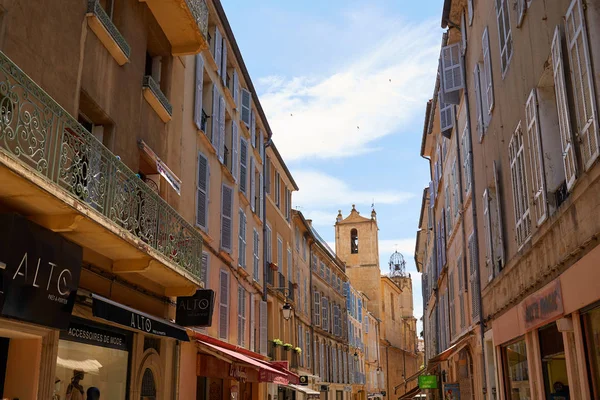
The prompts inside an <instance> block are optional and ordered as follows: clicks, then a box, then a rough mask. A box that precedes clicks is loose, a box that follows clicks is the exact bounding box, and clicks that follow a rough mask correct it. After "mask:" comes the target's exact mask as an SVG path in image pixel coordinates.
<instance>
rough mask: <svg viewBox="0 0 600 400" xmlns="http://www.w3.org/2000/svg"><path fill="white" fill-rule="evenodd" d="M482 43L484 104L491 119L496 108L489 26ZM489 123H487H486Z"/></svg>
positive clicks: (484, 32)
mask: <svg viewBox="0 0 600 400" xmlns="http://www.w3.org/2000/svg"><path fill="white" fill-rule="evenodd" d="M481 44H482V46H483V96H482V97H483V99H484V100H485V101H482V104H485V106H486V107H485V109H486V111H487V114H488V117H487V119H486V120H487V121H489V119H490V115H491V113H492V109H493V108H494V81H493V78H492V60H491V56H490V34H489V31H488V28H487V26H486V27H485V30H484V31H483V36H482V38H481ZM486 125H487V123H486Z"/></svg>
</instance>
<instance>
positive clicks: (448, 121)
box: [438, 91, 454, 137]
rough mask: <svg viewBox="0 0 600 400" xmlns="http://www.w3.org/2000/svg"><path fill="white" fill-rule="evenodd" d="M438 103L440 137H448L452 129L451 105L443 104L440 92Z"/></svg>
mask: <svg viewBox="0 0 600 400" xmlns="http://www.w3.org/2000/svg"><path fill="white" fill-rule="evenodd" d="M438 103H439V108H440V131H441V132H442V135H444V136H446V137H450V134H451V133H452V127H453V126H454V118H453V115H452V104H445V103H444V99H443V97H442V92H441V91H440V92H438Z"/></svg>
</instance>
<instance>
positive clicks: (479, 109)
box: [473, 64, 486, 142]
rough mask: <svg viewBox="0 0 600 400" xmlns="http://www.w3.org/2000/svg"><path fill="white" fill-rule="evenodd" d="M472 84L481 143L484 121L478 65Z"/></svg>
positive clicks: (476, 65)
mask: <svg viewBox="0 0 600 400" xmlns="http://www.w3.org/2000/svg"><path fill="white" fill-rule="evenodd" d="M473 82H474V83H475V110H476V112H477V132H478V133H479V141H480V142H481V141H483V135H484V133H485V128H486V126H485V121H484V119H483V109H484V108H483V103H482V98H483V97H482V95H481V69H480V68H479V64H475V70H474V71H473Z"/></svg>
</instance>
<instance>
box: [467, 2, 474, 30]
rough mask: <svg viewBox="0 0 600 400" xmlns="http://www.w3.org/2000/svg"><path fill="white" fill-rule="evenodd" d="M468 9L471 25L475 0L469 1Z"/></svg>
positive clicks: (471, 23)
mask: <svg viewBox="0 0 600 400" xmlns="http://www.w3.org/2000/svg"><path fill="white" fill-rule="evenodd" d="M467 11H468V12H469V26H471V25H473V0H469V1H468V2H467Z"/></svg>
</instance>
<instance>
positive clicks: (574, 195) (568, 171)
mask: <svg viewBox="0 0 600 400" xmlns="http://www.w3.org/2000/svg"><path fill="white" fill-rule="evenodd" d="M599 13H600V6H599V5H598V4H597V2H594V1H582V0H571V1H569V0H565V1H556V2H552V3H540V2H535V1H518V2H516V6H515V7H513V5H512V4H511V3H509V2H508V1H497V2H494V3H489V4H487V3H486V4H483V3H476V4H473V2H472V1H464V2H462V1H446V2H445V4H444V9H443V17H442V27H443V28H446V27H448V32H447V36H446V37H447V39H445V40H444V42H443V46H442V49H441V57H440V60H441V61H440V72H441V73H440V78H441V79H440V81H439V85H436V87H439V92H440V93H441V94H440V96H439V100H438V101H437V103H438V104H437V105H436V104H435V97H434V100H433V101H432V102H431V103H430V104H429V105H428V113H427V114H428V115H431V117H428V118H429V119H433V121H434V122H433V123H432V124H433V126H434V128H433V129H432V130H431V133H435V132H434V131H435V130H436V128H437V127H438V126H439V130H440V133H442V134H444V132H447V133H446V134H447V135H448V136H449V137H450V141H451V142H456V143H458V148H460V147H461V146H463V145H464V144H465V143H466V142H467V138H468V143H467V145H466V146H465V150H464V151H459V154H465V155H466V157H463V162H462V163H461V162H459V163H458V164H457V169H458V170H460V171H461V173H457V175H458V176H464V174H465V172H469V173H468V174H467V175H468V176H470V177H471V178H472V180H470V181H466V182H467V183H469V184H470V187H471V192H472V194H473V195H472V196H471V197H470V200H469V197H467V198H466V200H465V201H466V202H467V203H468V202H469V201H470V204H471V207H472V212H471V213H469V212H464V206H463V216H464V217H463V218H464V219H463V223H464V225H465V227H466V230H467V234H468V235H469V236H468V237H469V240H468V245H467V248H468V253H469V256H468V257H467V260H466V261H467V264H463V265H464V267H463V269H462V271H460V272H459V273H458V274H457V275H460V278H459V281H458V284H456V281H454V283H453V284H452V285H446V286H443V285H440V283H442V284H443V278H442V279H440V278H438V279H437V282H435V284H436V285H437V286H436V287H431V286H430V287H429V288H428V289H427V290H426V291H424V292H425V293H424V296H425V297H429V303H428V305H427V308H426V310H425V316H427V315H428V314H429V315H433V314H435V313H437V314H438V315H439V314H440V313H442V318H440V317H439V316H438V319H437V320H438V321H441V320H443V315H447V314H444V313H445V312H446V310H445V309H444V308H445V307H442V306H437V307H436V306H435V305H436V304H437V302H438V301H439V299H440V298H442V299H444V297H443V296H445V295H446V292H445V287H447V290H448V291H449V292H448V293H449V294H448V301H447V303H448V309H449V310H450V316H451V317H452V316H453V314H452V311H451V309H452V308H454V312H455V313H456V308H457V307H456V304H461V302H464V303H465V304H464V306H463V305H460V306H459V308H460V309H461V310H462V308H463V307H464V308H465V313H464V314H465V315H467V316H470V317H471V325H472V328H471V331H472V333H473V336H471V338H470V339H461V338H455V339H451V342H450V347H449V348H447V349H445V348H444V347H447V346H446V345H447V342H444V340H445V338H444V337H443V336H444V335H443V328H444V327H439V326H437V327H432V326H431V324H428V323H427V322H426V321H424V326H425V344H426V361H425V362H426V364H427V369H430V368H438V371H437V372H438V373H439V376H440V382H442V381H443V380H444V378H445V380H446V382H448V383H452V382H454V381H455V380H457V379H456V378H457V377H458V378H459V379H458V380H459V381H460V374H461V367H462V366H464V365H466V366H467V367H468V368H467V369H468V371H467V372H469V374H470V375H471V376H472V377H473V379H472V386H470V388H467V392H465V393H466V394H467V396H468V397H466V396H465V394H464V393H463V385H460V391H461V398H476V399H484V398H487V399H496V398H500V399H509V398H510V399H515V398H516V399H530V398H531V399H537V398H549V397H551V396H553V397H555V398H556V397H557V396H563V397H570V398H577V399H593V398H596V397H598V395H599V391H598V388H599V387H600V383H599V382H600V380H599V378H598V374H597V371H598V357H597V354H596V353H597V352H596V351H595V350H594V349H597V348H598V343H597V340H596V336H597V326H596V325H597V324H596V323H595V321H596V320H597V319H598V317H597V315H598V313H599V312H598V300H599V298H600V292H599V291H598V288H597V285H591V284H590V282H593V281H595V277H596V275H597V272H596V271H595V270H594V269H593V268H592V267H591V266H592V265H593V264H594V262H595V261H594V260H595V256H596V253H595V252H596V249H597V243H596V240H595V239H594V238H595V237H596V236H597V234H598V225H597V222H596V220H595V219H594V218H589V217H588V218H586V217H584V216H588V215H593V212H594V211H595V204H596V203H595V201H594V200H593V199H594V198H595V187H596V186H595V185H596V180H595V178H594V177H595V175H596V174H597V168H598V165H597V158H598V154H599V147H598V138H599V135H600V133H599V128H598V117H597V115H598V109H597V103H598V98H599V97H598V93H599V92H598V90H599V85H600V82H599V81H600V79H599V73H598V68H597V66H598V65H599V64H598V63H599V62H600V50H599V49H600V45H599V43H600V26H599V24H598V21H599V20H600V19H599V16H600V14H599ZM440 104H441V105H440ZM426 120H427V119H426ZM438 120H439V123H438V122H437V121H438ZM461 121H464V122H463V123H462V124H461ZM426 125H427V123H426ZM455 128H458V129H455ZM461 128H462V129H461ZM463 131H464V132H465V133H466V135H465V138H464V139H462V138H461V139H459V138H458V136H455V135H457V134H458V135H461V137H462V135H463ZM431 133H429V132H426V133H424V137H425V136H427V138H424V142H427V141H428V140H430V139H429V135H430V134H431ZM429 155H430V159H431V160H432V161H431V162H433V160H434V158H435V157H434V156H432V153H431V152H429ZM465 160H466V161H465ZM433 169H434V168H432V176H433V177H434V179H432V180H435V176H434V172H433ZM442 185H443V182H442ZM426 197H427V196H424V201H423V210H424V211H422V213H421V214H422V218H421V222H420V227H419V228H420V231H419V233H418V241H417V242H418V245H417V260H418V264H417V265H422V266H423V268H424V271H425V274H429V271H431V269H430V265H431V263H429V262H428V261H427V260H428V257H430V256H431V254H432V250H431V245H430V243H431V241H433V238H430V236H431V235H432V233H431V228H430V227H431V226H432V224H431V218H430V215H426V214H427V212H426V211H425V210H427V209H428V207H429V206H430V205H431V200H430V199H427V198H426ZM437 201H439V199H437V200H436V203H437ZM435 207H437V205H435V206H434V208H435ZM467 215H471V216H472V218H471V220H472V221H473V222H471V224H472V225H471V227H469V225H468V224H469V223H470V222H468V221H467V217H466V216H467ZM433 221H434V222H433V225H434V226H435V223H436V222H435V221H436V220H435V219H434V220H433ZM446 231H448V229H447V227H446ZM434 237H436V236H434ZM471 238H472V239H471ZM446 241H447V240H446ZM434 247H435V245H434ZM433 252H435V253H437V249H436V250H433ZM448 254H450V252H449V251H448ZM471 260H474V261H471ZM419 262H420V264H419ZM448 262H450V260H449V261H448ZM466 265H468V266H469V269H466ZM467 273H468V275H467ZM425 274H424V276H425ZM450 274H451V272H448V274H447V275H446V277H448V276H450ZM467 276H468V278H467ZM424 285H425V282H424ZM452 286H454V287H452ZM424 287H425V286H424ZM463 288H464V290H463ZM469 291H471V293H470V294H467V297H470V298H471V301H466V302H465V300H464V295H465V293H469ZM429 294H431V296H429ZM477 298H479V299H480V300H477ZM444 300H445V299H444ZM469 304H470V306H471V310H470V312H467V311H466V308H467V307H468V305H469ZM456 315H457V314H455V315H454V316H455V318H456ZM425 316H424V319H425ZM449 322H450V326H451V328H450V330H451V329H452V326H453V322H452V318H450V321H449ZM468 323H469V322H468V321H467V324H468ZM454 326H456V323H454ZM428 327H429V333H428ZM450 336H451V337H452V335H450ZM440 342H442V344H443V345H440ZM464 350H468V351H469V354H467V355H470V356H471V358H468V357H467V358H465V357H464V355H462V356H461V353H463V352H464ZM449 353H452V354H457V355H458V362H457V363H455V367H453V366H452V365H451V362H447V361H444V360H451V355H449ZM464 361H466V362H464ZM444 362H446V363H447V364H444ZM434 364H436V365H437V367H436V366H434ZM453 368H454V371H453V370H452V369H453ZM463 370H464V369H463ZM457 373H458V375H456V374H457ZM448 376H450V380H448ZM469 390H471V391H469Z"/></svg>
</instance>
